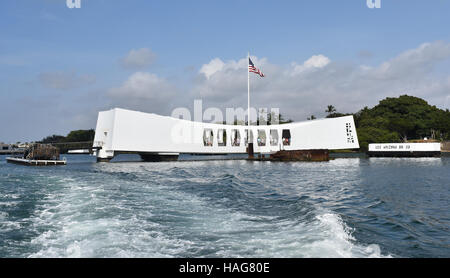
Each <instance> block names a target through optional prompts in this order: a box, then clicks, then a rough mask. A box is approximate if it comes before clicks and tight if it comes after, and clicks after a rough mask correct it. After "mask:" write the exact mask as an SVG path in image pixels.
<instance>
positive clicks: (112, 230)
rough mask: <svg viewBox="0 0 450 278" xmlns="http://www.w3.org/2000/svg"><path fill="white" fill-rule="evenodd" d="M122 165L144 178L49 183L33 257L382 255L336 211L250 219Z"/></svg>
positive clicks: (39, 212) (38, 212)
mask: <svg viewBox="0 0 450 278" xmlns="http://www.w3.org/2000/svg"><path fill="white" fill-rule="evenodd" d="M146 165H150V164H146ZM168 165H169V164H160V165H158V164H152V165H150V166H145V167H149V169H153V168H150V167H162V168H169V167H170V166H168ZM114 167H119V166H116V165H113V164H111V165H108V168H107V169H108V171H111V172H113V171H114ZM120 167H121V168H120V170H121V171H126V172H127V173H132V174H134V175H136V176H137V179H126V178H124V179H120V180H118V179H117V178H115V177H112V178H111V177H109V176H108V175H105V176H104V177H102V179H97V180H96V182H86V178H89V177H84V178H83V181H80V180H77V179H69V178H68V179H64V180H60V181H61V182H60V183H58V184H56V185H55V186H53V187H52V185H49V187H50V188H49V189H51V190H49V191H48V192H47V196H46V198H45V200H44V201H43V203H42V204H41V205H40V206H38V207H37V210H36V212H35V215H34V217H33V218H32V219H31V220H32V222H33V224H34V227H35V228H34V229H35V230H36V231H39V235H38V236H36V237H35V238H33V239H32V240H31V245H33V247H35V248H39V251H38V252H36V253H33V254H28V256H29V257H221V256H224V257H381V256H382V254H381V251H380V248H379V247H378V245H375V244H373V245H368V246H364V245H360V244H358V243H357V241H356V240H355V238H353V237H352V235H351V232H352V231H351V230H350V229H349V228H348V227H347V225H346V224H345V223H344V222H343V221H342V219H341V218H340V217H339V216H338V215H337V214H335V213H333V212H330V211H321V209H320V208H318V209H316V211H315V212H316V217H315V218H313V219H312V220H309V221H306V220H305V221H301V220H298V219H288V220H279V219H277V218H276V217H275V216H273V217H270V216H259V215H249V214H247V213H245V212H243V211H237V210H236V209H232V208H228V207H224V206H220V205H217V204H216V203H214V202H213V203H211V202H209V201H208V200H207V199H206V198H203V197H200V196H198V195H195V194H194V193H189V192H184V191H180V190H177V189H176V188H174V187H173V184H174V183H176V181H172V180H171V181H170V182H171V183H172V185H165V184H164V182H169V179H173V178H174V177H167V179H166V180H165V181H160V182H159V183H154V182H151V181H149V182H143V181H142V180H141V181H136V180H139V179H140V178H141V176H140V175H143V177H144V178H145V177H146V176H145V175H147V174H146V169H142V168H141V167H143V166H139V164H129V165H125V166H124V165H121V166H120ZM124 167H125V168H126V169H124ZM93 175H100V174H99V173H95V174H93ZM147 178H148V177H147ZM192 179H193V180H196V179H198V177H197V176H193V177H192ZM143 180H145V179H143ZM111 184H114V185H115V186H112V185H111ZM205 186H208V185H206V184H205ZM130 198H132V200H130ZM133 198H134V199H133ZM1 218H4V216H3V215H0V219H1ZM34 250H35V249H34Z"/></svg>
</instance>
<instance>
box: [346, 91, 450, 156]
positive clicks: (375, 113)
mask: <svg viewBox="0 0 450 278" xmlns="http://www.w3.org/2000/svg"><path fill="white" fill-rule="evenodd" d="M354 119H355V124H356V127H357V133H358V138H359V144H360V147H361V149H362V150H366V149H367V146H368V144H369V143H375V142H376V143H390V142H402V141H406V140H409V139H422V138H424V137H428V138H433V137H434V139H436V140H449V139H450V112H449V111H448V109H447V110H442V109H438V108H437V107H436V106H431V105H429V104H428V103H427V102H426V101H425V100H423V99H420V98H417V97H413V96H408V95H402V96H400V97H398V98H386V99H384V100H382V101H380V103H379V104H378V105H377V106H375V107H373V108H372V109H369V108H368V107H364V108H363V109H362V110H360V111H359V112H358V113H356V114H354Z"/></svg>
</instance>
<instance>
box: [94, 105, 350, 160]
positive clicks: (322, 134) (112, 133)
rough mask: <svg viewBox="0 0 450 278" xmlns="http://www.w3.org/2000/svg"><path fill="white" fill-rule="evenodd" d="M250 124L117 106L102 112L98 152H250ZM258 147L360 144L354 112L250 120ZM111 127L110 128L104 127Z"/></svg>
mask: <svg viewBox="0 0 450 278" xmlns="http://www.w3.org/2000/svg"><path fill="white" fill-rule="evenodd" d="M205 129H211V130H212V131H213V135H214V140H213V146H204V144H203V132H204V130H205ZM219 129H225V130H226V135H227V142H226V143H227V144H226V146H219V145H218V136H217V134H218V130H219ZM233 129H237V130H239V132H240V137H241V140H240V141H241V142H240V143H241V144H240V146H238V147H237V146H231V131H232V130H233ZM246 129H247V126H235V125H221V124H211V123H201V122H192V121H186V120H181V119H175V118H171V117H166V116H160V115H156V114H150V113H143V112H137V111H131V110H125V109H119V108H115V109H112V110H109V111H104V112H100V113H99V116H98V121H97V128H96V133H95V139H94V141H95V142H94V146H102V147H103V148H102V150H101V151H100V152H99V154H98V156H99V157H107V156H110V155H111V153H112V151H127V152H152V153H216V154H220V153H245V152H246V145H245V143H244V142H245V137H246V135H245V134H246V132H245V131H246ZM250 129H251V130H252V132H253V143H254V150H255V152H257V153H270V152H275V151H279V150H280V149H285V150H302V149H305V150H306V149H352V148H359V144H358V138H357V134H356V129H355V126H354V121H353V116H346V117H341V118H332V119H321V120H314V121H306V122H299V123H290V124H283V125H271V126H251V127H250ZM271 129H276V130H277V131H278V137H279V138H278V139H279V140H278V141H279V142H278V145H277V146H270V130H271ZM283 129H290V131H291V145H290V146H282V144H281V143H282V142H281V141H282V130H283ZM258 130H264V131H265V132H266V146H258V144H257V137H258ZM105 132H106V133H105Z"/></svg>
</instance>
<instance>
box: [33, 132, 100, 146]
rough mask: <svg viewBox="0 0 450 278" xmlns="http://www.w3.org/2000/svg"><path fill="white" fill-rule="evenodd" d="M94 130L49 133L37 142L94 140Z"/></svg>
mask: <svg viewBox="0 0 450 278" xmlns="http://www.w3.org/2000/svg"><path fill="white" fill-rule="evenodd" d="M94 136H95V130H93V129H88V130H74V131H71V132H69V134H67V136H61V135H51V136H47V137H45V138H44V139H42V140H41V141H39V142H38V143H66V142H88V141H94Z"/></svg>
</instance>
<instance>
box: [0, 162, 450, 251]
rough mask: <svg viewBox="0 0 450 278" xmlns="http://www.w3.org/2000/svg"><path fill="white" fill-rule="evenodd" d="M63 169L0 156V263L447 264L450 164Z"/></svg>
mask: <svg viewBox="0 0 450 278" xmlns="http://www.w3.org/2000/svg"><path fill="white" fill-rule="evenodd" d="M67 159H68V165H67V166H52V167H25V166H18V165H12V164H7V163H6V162H5V157H4V156H0V257H295V258H297V257H386V256H388V257H449V256H450V231H449V230H450V212H449V208H450V206H449V199H450V198H449V197H450V158H449V157H442V158H409V159H400V158H397V159H392V158H371V159H366V158H345V159H335V160H332V161H330V162H318V163H307V162H295V163H271V162H247V161H243V160H230V161H183V162H162V163H141V162H120V161H116V162H114V163H95V159H94V158H92V157H90V156H85V155H81V156H70V155H69V156H67ZM129 159H132V158H131V157H130V158H128V157H125V160H129Z"/></svg>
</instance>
